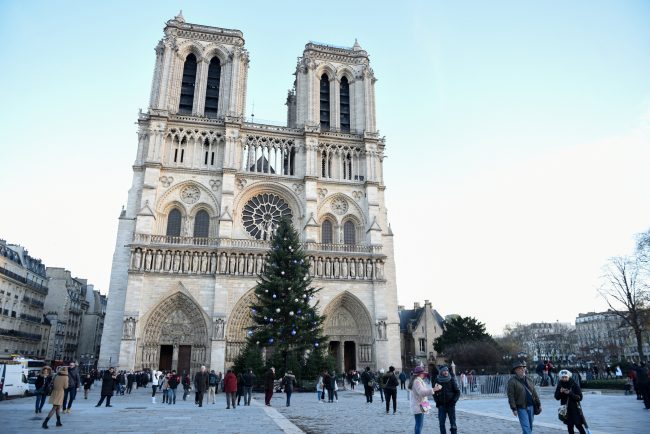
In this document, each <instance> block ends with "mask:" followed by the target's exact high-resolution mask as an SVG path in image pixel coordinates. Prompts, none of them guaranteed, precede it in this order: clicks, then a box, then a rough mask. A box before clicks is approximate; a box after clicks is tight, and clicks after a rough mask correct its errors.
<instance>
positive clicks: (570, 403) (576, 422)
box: [555, 369, 587, 434]
mask: <svg viewBox="0 0 650 434" xmlns="http://www.w3.org/2000/svg"><path fill="white" fill-rule="evenodd" d="M559 377H560V381H558V382H557V387H556V388H555V399H557V400H558V401H560V404H561V405H563V406H566V407H565V409H566V419H565V420H564V421H563V422H564V423H565V424H566V426H567V429H568V430H569V434H575V431H574V430H573V428H574V427H575V428H578V431H579V432H580V434H587V431H585V427H584V426H583V425H585V423H584V422H585V421H584V417H583V414H582V408H581V407H580V401H582V391H581V390H580V386H579V385H578V383H576V382H575V380H574V379H573V378H571V377H572V374H571V372H570V371H568V370H566V369H562V370H561V371H560V374H559Z"/></svg>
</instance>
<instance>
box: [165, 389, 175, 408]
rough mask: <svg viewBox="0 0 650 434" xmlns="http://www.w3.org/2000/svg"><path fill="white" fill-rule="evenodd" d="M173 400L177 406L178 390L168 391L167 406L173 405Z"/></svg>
mask: <svg viewBox="0 0 650 434" xmlns="http://www.w3.org/2000/svg"><path fill="white" fill-rule="evenodd" d="M172 399H173V400H174V404H176V389H172V388H171V387H170V388H169V389H167V404H171V403H172Z"/></svg>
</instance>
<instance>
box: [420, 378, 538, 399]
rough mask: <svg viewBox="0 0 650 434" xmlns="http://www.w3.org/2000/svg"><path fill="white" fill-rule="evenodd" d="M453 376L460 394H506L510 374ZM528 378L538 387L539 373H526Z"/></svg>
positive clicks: (470, 395) (473, 395) (478, 395)
mask: <svg viewBox="0 0 650 434" xmlns="http://www.w3.org/2000/svg"><path fill="white" fill-rule="evenodd" d="M455 378H456V382H457V383H458V387H459V388H460V393H461V396H465V397H480V396H506V395H507V393H508V381H510V379H511V378H512V375H505V374H499V375H468V376H466V377H465V378H464V379H463V378H462V377H461V376H460V375H456V377H455ZM528 378H529V379H530V380H531V381H532V382H533V384H534V385H535V387H536V388H538V387H540V385H541V380H542V378H541V377H540V376H539V375H536V374H533V375H528ZM433 381H435V379H434V380H433Z"/></svg>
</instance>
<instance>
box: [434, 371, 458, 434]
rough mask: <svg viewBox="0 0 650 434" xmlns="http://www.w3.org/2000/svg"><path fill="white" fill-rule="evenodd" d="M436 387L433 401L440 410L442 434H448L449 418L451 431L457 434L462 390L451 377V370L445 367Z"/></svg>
mask: <svg viewBox="0 0 650 434" xmlns="http://www.w3.org/2000/svg"><path fill="white" fill-rule="evenodd" d="M435 381H436V385H435V386H434V387H433V400H434V401H435V402H436V407H437V408H438V422H439V423H440V434H446V433H447V430H446V428H445V423H446V420H447V417H448V418H449V431H450V432H451V434H456V432H457V428H456V403H457V402H458V399H459V398H460V388H459V387H458V383H456V379H455V378H454V377H452V376H451V375H449V368H448V367H446V366H443V367H442V368H440V372H439V373H438V376H437V377H436V380H435Z"/></svg>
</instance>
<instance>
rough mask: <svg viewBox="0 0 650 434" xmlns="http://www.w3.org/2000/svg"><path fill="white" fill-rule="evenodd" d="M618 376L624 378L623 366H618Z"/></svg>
mask: <svg viewBox="0 0 650 434" xmlns="http://www.w3.org/2000/svg"><path fill="white" fill-rule="evenodd" d="M616 378H623V371H621V366H620V365H619V366H617V367H616Z"/></svg>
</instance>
